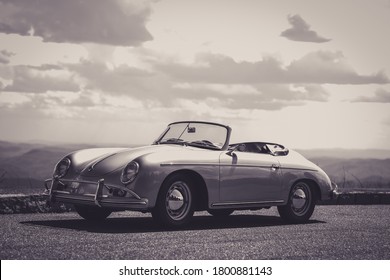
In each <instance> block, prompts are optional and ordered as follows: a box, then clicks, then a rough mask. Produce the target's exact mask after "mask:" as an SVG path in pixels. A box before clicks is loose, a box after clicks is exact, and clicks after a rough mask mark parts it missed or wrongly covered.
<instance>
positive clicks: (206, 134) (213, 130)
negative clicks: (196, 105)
mask: <svg viewBox="0 0 390 280" xmlns="http://www.w3.org/2000/svg"><path fill="white" fill-rule="evenodd" d="M228 136H229V130H228V127H226V126H223V125H219V124H213V123H203V122H179V123H173V124H170V125H169V126H168V128H167V129H166V131H165V132H164V133H163V134H162V136H160V138H159V139H158V140H157V141H156V142H155V143H156V144H179V145H188V146H195V147H200V148H206V149H214V150H221V149H224V148H225V147H226V146H227V142H228Z"/></svg>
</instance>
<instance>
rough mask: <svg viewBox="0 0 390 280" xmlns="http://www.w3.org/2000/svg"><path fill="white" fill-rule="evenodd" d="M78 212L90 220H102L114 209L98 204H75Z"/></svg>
mask: <svg viewBox="0 0 390 280" xmlns="http://www.w3.org/2000/svg"><path fill="white" fill-rule="evenodd" d="M74 208H75V209H76V212H77V213H78V214H79V215H80V216H81V217H83V218H84V219H86V220H88V221H102V220H104V219H105V218H107V217H108V216H109V215H110V214H111V213H112V211H111V210H109V209H105V208H100V207H97V206H82V205H75V207H74Z"/></svg>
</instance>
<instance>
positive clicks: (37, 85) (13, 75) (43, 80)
mask: <svg viewBox="0 0 390 280" xmlns="http://www.w3.org/2000/svg"><path fill="white" fill-rule="evenodd" d="M43 69H45V70H43ZM7 74H8V77H7V79H9V80H10V81H11V82H10V84H8V85H6V86H5V87H3V88H2V91H5V92H7V91H8V92H26V93H44V92H47V91H78V90H79V89H80V88H79V85H78V83H77V82H76V81H75V80H74V77H72V75H71V74H70V73H68V72H67V71H66V70H63V69H62V70H61V69H58V66H50V65H43V66H41V67H34V66H26V65H18V66H13V67H10V68H9V69H8V73H7Z"/></svg>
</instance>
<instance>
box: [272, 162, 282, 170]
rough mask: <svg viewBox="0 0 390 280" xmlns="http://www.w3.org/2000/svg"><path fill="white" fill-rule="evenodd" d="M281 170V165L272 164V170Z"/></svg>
mask: <svg viewBox="0 0 390 280" xmlns="http://www.w3.org/2000/svg"><path fill="white" fill-rule="evenodd" d="M279 168H280V165H277V164H272V165H271V170H272V171H276V170H278V169H279Z"/></svg>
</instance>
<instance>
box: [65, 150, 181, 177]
mask: <svg viewBox="0 0 390 280" xmlns="http://www.w3.org/2000/svg"><path fill="white" fill-rule="evenodd" d="M175 149H181V147H180V146H178V147H172V146H167V145H164V146H159V145H153V146H145V147H138V148H98V149H86V150H81V151H77V152H75V153H73V154H71V155H69V157H70V159H71V161H72V168H73V171H74V172H75V173H77V174H81V175H83V176H84V177H95V176H101V175H104V174H107V173H110V172H113V171H115V170H118V169H123V168H124V167H125V166H126V164H128V163H129V162H130V161H132V160H133V159H136V158H138V157H140V156H143V155H146V154H150V153H154V152H157V151H168V150H175Z"/></svg>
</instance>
